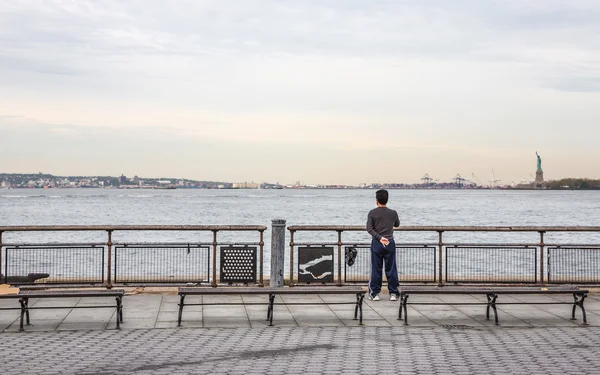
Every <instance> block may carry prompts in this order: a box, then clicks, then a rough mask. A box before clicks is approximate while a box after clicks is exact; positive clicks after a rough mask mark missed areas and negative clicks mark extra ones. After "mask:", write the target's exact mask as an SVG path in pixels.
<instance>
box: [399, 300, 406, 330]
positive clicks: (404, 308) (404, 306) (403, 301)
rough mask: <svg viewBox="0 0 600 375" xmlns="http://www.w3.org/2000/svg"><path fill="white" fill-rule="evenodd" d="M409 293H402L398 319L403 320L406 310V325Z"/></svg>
mask: <svg viewBox="0 0 600 375" xmlns="http://www.w3.org/2000/svg"><path fill="white" fill-rule="evenodd" d="M407 305H408V294H404V293H400V307H399V308H398V320H402V310H404V325H405V326H407V325H408V307H407Z"/></svg>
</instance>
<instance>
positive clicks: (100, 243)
mask: <svg viewBox="0 0 600 375" xmlns="http://www.w3.org/2000/svg"><path fill="white" fill-rule="evenodd" d="M38 246H44V247H61V246H64V247H67V246H69V247H78V246H106V242H89V243H59V242H57V243H54V242H44V243H3V244H2V247H38Z"/></svg>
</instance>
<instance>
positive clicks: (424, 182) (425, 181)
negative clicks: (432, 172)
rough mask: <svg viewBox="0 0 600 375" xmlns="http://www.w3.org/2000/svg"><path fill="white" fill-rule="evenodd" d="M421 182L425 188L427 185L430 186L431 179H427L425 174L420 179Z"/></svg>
mask: <svg viewBox="0 0 600 375" xmlns="http://www.w3.org/2000/svg"><path fill="white" fill-rule="evenodd" d="M421 180H422V181H423V184H424V185H425V186H429V185H431V182H432V181H433V178H431V177H429V174H428V173H425V176H423V177H422V178H421Z"/></svg>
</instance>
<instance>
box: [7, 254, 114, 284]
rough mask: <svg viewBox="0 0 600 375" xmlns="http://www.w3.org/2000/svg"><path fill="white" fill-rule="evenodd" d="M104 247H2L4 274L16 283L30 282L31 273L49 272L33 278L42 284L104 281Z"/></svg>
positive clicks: (8, 279)
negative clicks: (3, 252)
mask: <svg viewBox="0 0 600 375" xmlns="http://www.w3.org/2000/svg"><path fill="white" fill-rule="evenodd" d="M104 254H105V249H104V247H103V246H93V245H92V246H70V245H64V246H63V245H52V246H44V245H39V246H15V247H6V248H5V258H4V270H3V271H4V274H5V276H6V280H7V281H8V282H9V283H11V284H15V285H23V284H32V283H34V281H33V279H34V277H30V276H32V275H33V274H48V275H49V276H48V277H44V278H41V279H38V280H37V281H35V282H36V283H45V284H102V283H104Z"/></svg>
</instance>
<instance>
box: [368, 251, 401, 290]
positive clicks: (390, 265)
mask: <svg viewBox="0 0 600 375" xmlns="http://www.w3.org/2000/svg"><path fill="white" fill-rule="evenodd" d="M384 262H385V277H386V278H387V281H388V290H389V292H390V294H398V285H400V282H399V281H398V269H397V268H396V243H395V242H394V240H393V239H392V240H390V243H389V245H387V246H383V245H382V244H381V242H379V241H377V240H375V239H374V240H373V241H372V242H371V279H370V280H369V294H370V295H371V296H373V297H374V296H376V295H378V294H379V292H381V283H382V281H383V280H382V276H383V275H382V271H383V263H384Z"/></svg>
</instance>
